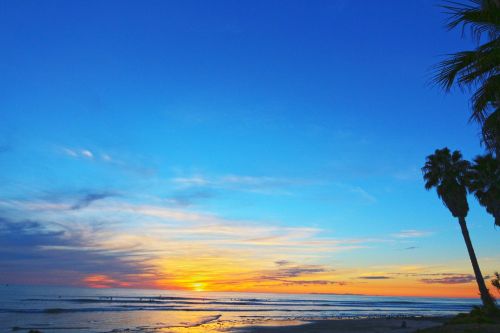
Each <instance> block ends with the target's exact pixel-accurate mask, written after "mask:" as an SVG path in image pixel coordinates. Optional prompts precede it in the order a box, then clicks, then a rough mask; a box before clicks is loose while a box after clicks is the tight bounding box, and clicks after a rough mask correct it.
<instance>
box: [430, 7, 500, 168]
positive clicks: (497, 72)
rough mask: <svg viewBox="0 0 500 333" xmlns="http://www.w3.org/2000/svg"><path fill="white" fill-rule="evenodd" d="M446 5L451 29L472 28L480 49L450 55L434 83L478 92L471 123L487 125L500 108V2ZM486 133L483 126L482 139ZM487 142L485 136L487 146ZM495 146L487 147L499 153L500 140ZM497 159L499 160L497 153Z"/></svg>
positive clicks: (496, 118)
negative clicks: (492, 114)
mask: <svg viewBox="0 0 500 333" xmlns="http://www.w3.org/2000/svg"><path fill="white" fill-rule="evenodd" d="M445 3H446V5H444V6H443V7H444V8H445V9H446V10H447V12H448V14H449V16H450V20H449V22H448V28H449V29H454V28H457V27H461V28H462V31H463V32H465V30H466V28H470V32H471V34H472V37H473V38H474V39H475V40H476V42H477V43H478V46H477V47H476V48H475V49H473V50H469V51H462V52H457V53H455V54H451V55H450V56H449V57H448V59H446V60H444V61H442V62H441V63H439V64H438V65H437V68H436V69H437V72H436V75H435V77H434V82H436V83H437V84H439V85H441V86H442V87H443V88H444V89H445V90H446V91H449V90H450V89H451V87H452V86H454V85H457V86H459V87H461V88H470V89H475V92H474V94H473V95H472V99H471V102H472V115H471V120H475V121H477V122H479V123H480V124H481V125H484V123H485V121H486V120H487V119H489V116H490V114H491V113H492V111H495V110H497V111H498V110H499V108H500V0H469V1H468V4H465V3H458V2H456V1H447V2H445ZM481 43H482V44H481ZM499 118H500V117H494V118H491V119H489V120H490V123H491V122H493V121H497V122H499V121H500V119H499ZM490 126H491V124H490ZM498 126H499V125H498V124H497V125H496V126H494V127H498ZM487 133H488V131H485V130H484V127H483V136H484V134H487ZM493 138H498V136H497V137H493ZM486 139H487V138H486V137H484V140H483V141H484V142H485V143H487V140H486ZM491 139H492V137H491V136H490V137H489V138H488V140H489V142H490V143H492V142H493V141H491ZM494 145H495V146H496V148H495V149H492V147H491V146H489V147H488V146H487V147H488V148H490V149H492V151H496V152H499V151H500V140H497V141H496V142H494ZM497 159H500V156H499V155H498V154H497Z"/></svg>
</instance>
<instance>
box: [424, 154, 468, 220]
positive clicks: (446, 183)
mask: <svg viewBox="0 0 500 333" xmlns="http://www.w3.org/2000/svg"><path fill="white" fill-rule="evenodd" d="M422 171H423V173H424V180H425V189H427V190H430V189H431V188H433V187H435V188H436V190H437V194H438V197H439V198H441V200H443V203H444V204H445V205H446V207H448V209H449V210H450V212H451V214H452V215H453V217H466V216H467V212H468V211H469V205H468V203H467V186H468V179H469V178H468V174H469V171H470V163H469V162H468V161H466V160H463V159H462V154H461V153H460V152H459V151H454V152H453V153H451V152H450V150H449V149H448V148H443V149H437V150H436V151H435V152H434V154H433V155H429V156H427V161H426V163H425V165H424V167H423V168H422Z"/></svg>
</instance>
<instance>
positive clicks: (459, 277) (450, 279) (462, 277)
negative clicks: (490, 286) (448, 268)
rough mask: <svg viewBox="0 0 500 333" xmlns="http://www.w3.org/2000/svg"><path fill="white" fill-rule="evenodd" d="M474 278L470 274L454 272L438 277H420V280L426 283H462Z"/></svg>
mask: <svg viewBox="0 0 500 333" xmlns="http://www.w3.org/2000/svg"><path fill="white" fill-rule="evenodd" d="M475 280H476V278H475V277H474V275H472V274H455V275H446V276H444V277H440V278H426V279H420V281H421V282H423V283H427V284H435V283H438V284H462V283H469V282H472V281H475Z"/></svg>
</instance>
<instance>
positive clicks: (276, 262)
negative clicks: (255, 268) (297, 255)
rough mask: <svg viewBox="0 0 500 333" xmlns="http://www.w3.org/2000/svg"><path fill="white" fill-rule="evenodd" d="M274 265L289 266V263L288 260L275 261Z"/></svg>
mask: <svg viewBox="0 0 500 333" xmlns="http://www.w3.org/2000/svg"><path fill="white" fill-rule="evenodd" d="M274 263H275V264H276V265H278V266H287V265H290V264H291V262H290V261H288V260H277V261H275V262H274Z"/></svg>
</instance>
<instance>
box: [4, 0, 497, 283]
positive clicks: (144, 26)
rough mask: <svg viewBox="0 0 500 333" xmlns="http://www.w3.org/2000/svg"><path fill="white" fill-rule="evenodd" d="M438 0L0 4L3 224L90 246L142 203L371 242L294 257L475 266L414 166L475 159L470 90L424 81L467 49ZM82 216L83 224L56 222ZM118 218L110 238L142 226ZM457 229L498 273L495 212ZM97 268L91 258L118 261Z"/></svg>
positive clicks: (474, 211) (464, 269) (479, 214)
mask: <svg viewBox="0 0 500 333" xmlns="http://www.w3.org/2000/svg"><path fill="white" fill-rule="evenodd" d="M438 4H439V3H438V2H437V1H418V2H408V1H404V2H403V1H389V0H387V1H378V2H353V1H147V2H139V1H90V2H76V1H71V2H69V1H44V2H37V1H15V2H14V1H11V2H6V1H5V2H2V3H0V42H1V44H2V52H1V53H0V72H1V73H2V75H1V78H0V110H1V112H0V147H1V149H0V181H1V183H2V187H1V189H0V200H1V202H2V206H3V207H0V212H1V213H2V215H3V218H5V221H9V222H5V223H6V225H7V223H9V225H13V226H18V227H19V223H21V222H20V221H26V220H27V219H29V220H30V221H36V223H38V224H37V226H36V227H35V226H27V228H28V229H29V230H28V232H27V234H29V235H31V236H32V235H33V233H41V234H43V235H45V236H46V233H47V232H49V233H51V232H55V234H54V235H60V234H57V232H59V231H60V230H59V229H58V227H57V226H60V225H62V224H63V225H65V228H69V229H68V230H73V234H74V233H77V234H78V235H79V236H78V241H75V240H74V239H72V240H71V239H69V238H68V237H69V236H68V235H66V234H65V235H66V236H64V237H62V236H61V237H62V238H64V241H65V242H72V244H78V246H79V247H81V248H82V247H85V248H88V247H90V245H89V240H88V239H86V238H85V237H90V238H92V237H91V236H89V234H90V235H92V234H93V233H99V230H100V229H99V228H96V227H95V225H96V224H99V225H100V224H106V223H108V222H109V221H110V219H113V221H114V219H118V218H117V217H116V216H113V217H110V216H108V215H107V214H108V213H106V212H105V210H104V209H103V207H109V206H113V205H114V206H116V205H119V206H120V207H124V206H127V207H128V206H133V207H136V208H137V207H143V206H148V207H157V208H158V209H166V210H169V211H175V212H182V213H197V214H208V215H209V216H217V217H218V218H223V219H225V220H227V221H238V223H237V224H245V223H246V222H244V221H252V222H248V223H250V224H252V223H255V224H256V225H259V226H263V225H265V226H270V225H271V226H275V227H276V228H277V229H276V230H275V231H272V232H271V231H269V230H267V231H265V232H263V235H267V234H266V232H270V233H273V232H279V230H288V229H287V228H298V230H303V229H302V228H312V229H314V230H317V231H316V232H315V233H314V235H312V234H311V235H308V236H307V237H312V238H313V239H322V238H327V237H328V238H329V239H339V240H347V239H349V240H353V239H363V240H362V241H361V240H360V242H361V243H363V244H365V243H366V244H365V245H366V248H364V249H357V250H353V251H342V252H341V253H339V254H338V255H337V254H336V255H330V253H329V252H328V251H326V253H327V254H321V255H319V254H318V255H317V257H316V258H315V259H311V258H308V259H303V258H302V259H300V258H299V259H293V260H291V261H293V262H295V263H296V264H297V265H299V264H310V265H327V266H328V265H339V266H341V267H351V266H352V267H354V266H356V267H358V269H359V267H363V266H365V265H368V264H369V263H374V264H378V265H379V266H381V265H382V264H384V265H392V266H391V267H393V266H397V265H406V264H408V263H410V264H414V265H415V266H419V265H420V266H419V267H421V266H422V265H423V263H426V264H429V265H431V266H432V265H435V266H439V267H441V268H440V269H441V271H440V272H441V273H443V272H445V271H446V272H448V273H449V272H453V273H454V272H457V274H466V273H470V272H468V271H469V267H468V263H467V258H466V257H465V255H466V252H465V246H464V245H463V241H462V240H461V236H460V234H459V233H458V227H457V225H456V223H455V221H453V219H452V218H451V215H450V214H449V212H448V211H447V210H446V209H445V208H444V206H443V205H442V204H441V203H440V201H439V200H438V199H437V197H436V195H435V194H434V193H428V192H425V191H424V189H423V182H422V180H421V175H420V171H419V169H420V167H421V166H422V164H423V162H424V159H425V156H426V155H428V154H430V153H431V152H433V151H434V149H436V148H441V147H444V146H448V147H450V148H452V149H460V150H462V151H463V153H464V155H465V157H467V158H472V157H474V156H475V155H477V154H479V153H481V152H482V149H481V147H480V145H479V139H478V128H477V126H476V125H474V124H468V122H467V121H468V115H469V109H468V95H467V93H465V94H463V93H461V92H452V93H451V94H448V95H445V94H443V93H442V92H441V91H440V90H439V89H438V88H436V87H433V86H431V85H429V84H428V81H429V79H430V78H431V75H432V65H433V64H435V63H436V62H437V61H439V60H440V59H442V56H443V55H445V54H448V53H451V52H454V51H458V50H462V49H465V48H468V47H470V46H471V43H470V42H469V41H467V40H466V39H463V38H461V36H460V33H459V32H447V31H446V30H445V28H444V24H445V19H446V16H445V15H444V14H443V10H442V9H441V8H439V7H438ZM471 201H472V198H471ZM34 203H36V204H37V205H38V206H33V204H34ZM30 205H31V206H30ZM51 205H52V206H51ZM57 205H59V206H57ZM61 205H62V206H61ZM42 206H43V207H42ZM48 206H50V207H52V208H50V207H49V208H47V207H48ZM56 206H57V208H55V207H56ZM33 207H35V208H33ZM36 207H38V208H36ZM90 208H92V210H90ZM137 209H138V208H137ZM80 210H81V211H82V212H81V213H79V214H81V215H82V216H79V217H78V218H79V219H81V220H82V221H83V222H82V221H81V222H78V223H79V225H83V226H85V228H84V229H85V230H87V232H83V231H82V230H81V229H78V231H75V230H76V229H74V228H75V226H74V223H76V222H74V221H73V220H71V219H70V220H71V221H70V220H68V218H69V217H68V215H67V213H68V211H80ZM124 211H125V213H124V212H122V214H121V215H120V219H119V220H120V223H121V224H118V225H113V226H108V227H107V228H108V229H109V231H110V232H111V231H115V232H125V230H128V229H127V228H128V227H133V226H135V227H137V226H140V228H142V229H144V230H145V229H148V228H149V227H150V224H149V223H153V222H151V221H149V220H141V219H138V218H137V217H134V216H133V214H126V212H127V211H128V210H127V209H125V210H124ZM85 214H87V215H85ZM72 218H75V219H77V218H76V217H74V216H73V217H72ZM228 223H229V224H231V223H232V222H228ZM470 225H471V233H472V237H473V240H474V241H475V244H476V247H477V251H478V253H479V256H480V258H481V257H484V258H485V259H484V261H485V263H484V266H485V267H486V268H485V270H486V271H487V273H488V274H491V272H492V270H493V269H495V267H496V268H498V265H499V264H500V258H499V257H498V256H496V257H495V255H493V254H492V253H495V251H494V249H495V247H494V244H495V242H497V240H498V234H496V233H495V232H493V227H492V225H493V222H492V218H491V217H490V216H488V215H486V214H485V213H483V210H482V209H481V208H480V207H478V206H477V205H476V204H475V203H474V204H472V207H471V212H470ZM33 228H34V229H36V231H33V230H32V229H33ZM40 228H41V229H43V230H42V231H40V230H39V229H40ZM86 228H89V229H86ZM166 228H167V229H168V227H166ZM193 228H195V229H196V227H193ZM279 228H282V229H279ZM5 230H7V228H4V233H6V232H7V231H5ZM8 230H11V229H8ZM13 230H17V229H13ZM47 230H48V231H47ZM58 230H59V231H58ZM65 230H66V229H65ZM88 230H90V231H88ZM294 230H295V229H294ZM65 232H69V231H67V230H66V231H65ZM82 234H85V237H84V236H82ZM391 235H392V236H391ZM61 237H59V236H57V237H55V238H56V239H57V241H56V240H54V241H46V243H44V245H43V246H48V245H51V244H52V242H53V243H54V244H55V243H57V244H60V243H61ZM384 237H385V238H387V237H388V238H391V240H390V241H388V239H385V240H384V242H371V241H370V240H372V241H373V240H374V239H379V238H384ZM205 240H206V238H203V237H201V240H198V241H199V242H203V241H205ZM23 242H24V243H23ZM26 242H28V241H27V240H19V244H21V243H23V244H25V243H26ZM19 244H18V245H19ZM47 244H48V245H47ZM52 245H53V244H52ZM41 246H42V245H41ZM43 246H42V247H41V248H40V251H42V252H43V251H45V250H46V248H44V247H43ZM92 246H96V247H99V249H100V250H99V251H101V252H102V253H105V255H109V251H108V252H106V251H107V250H109V247H106V246H107V245H106V246H104V245H103V244H97V245H96V244H92ZM405 248H412V249H411V251H410V250H408V251H406V250H403V249H405ZM106 249H107V250H106ZM331 250H332V252H331V253H334V252H335V253H336V251H335V249H331ZM6 251H7V250H6V249H4V253H7V252H6ZM9 251H10V252H9V253H11V254H12V251H14V254H16V255H21V254H20V253H17V252H16V250H12V249H11V250H9ZM19 251H21V250H19ZM268 251H271V250H269V249H268ZM51 255H52V254H51ZM53 255H54V256H56V257H57V256H58V255H60V254H53ZM81 255H82V256H85V255H87V256H88V254H85V253H83V254H81ZM165 255H167V254H165ZM193 255H196V254H193ZM283 256H284V257H286V256H287V253H284V254H283ZM290 256H292V255H291V254H290ZM4 257H5V255H4ZM0 258H1V256H0ZM50 258H52V257H50ZM285 259H286V260H288V258H285ZM285 259H284V260H285ZM113 260H115V259H113ZM116 260H118V261H119V262H120V264H121V263H123V260H122V259H116ZM116 260H115V261H116ZM301 260H303V261H301ZM115 261H113V262H115ZM455 262H456V263H455ZM127 264H130V263H127ZM49 266H50V265H49V264H48V263H47V266H43V265H42V267H45V268H46V269H49V268H48V267H49ZM132 266H134V265H132ZM127 267H129V266H127ZM134 267H135V266H134ZM155 267H156V266H155ZM433 267H434V266H433ZM25 269H26V268H25V267H24V266H23V265H22V260H19V261H18V262H17V263H16V262H14V263H13V264H12V268H11V271H12V272H14V273H16V272H17V273H19V274H22V273H23V272H24V270H25ZM61 269H63V270H66V271H70V270H71V267H69V265H68V267H64V268H61ZM102 270H103V268H102V267H98V268H95V269H94V271H93V270H92V269H89V271H92V273H102V274H104V275H106V274H107V276H108V275H109V276H111V275H113V274H114V273H116V272H114V273H113V272H103V271H102ZM428 270H429V271H432V272H434V271H435V270H436V269H435V267H434V268H428ZM380 271H384V272H386V271H391V272H393V271H394V268H390V269H389V268H385V270H384V269H381V270H380ZM85 273H89V272H85ZM393 273H394V272H393ZM54 274H55V273H54ZM82 274H83V273H82ZM345 274H347V273H345ZM485 274H486V273H485ZM13 276H15V274H14V275H13ZM68 276H69V275H68ZM342 276H347V275H342ZM79 278H82V276H81V274H80V275H78V274H77V276H76V277H74V276H73V275H71V279H79ZM71 279H70V278H68V279H67V280H64V281H63V282H60V281H58V282H57V283H62V284H68V283H69V284H74V281H73V280H71ZM35 282H37V281H35ZM42 282H47V281H42ZM48 282H50V281H48Z"/></svg>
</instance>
